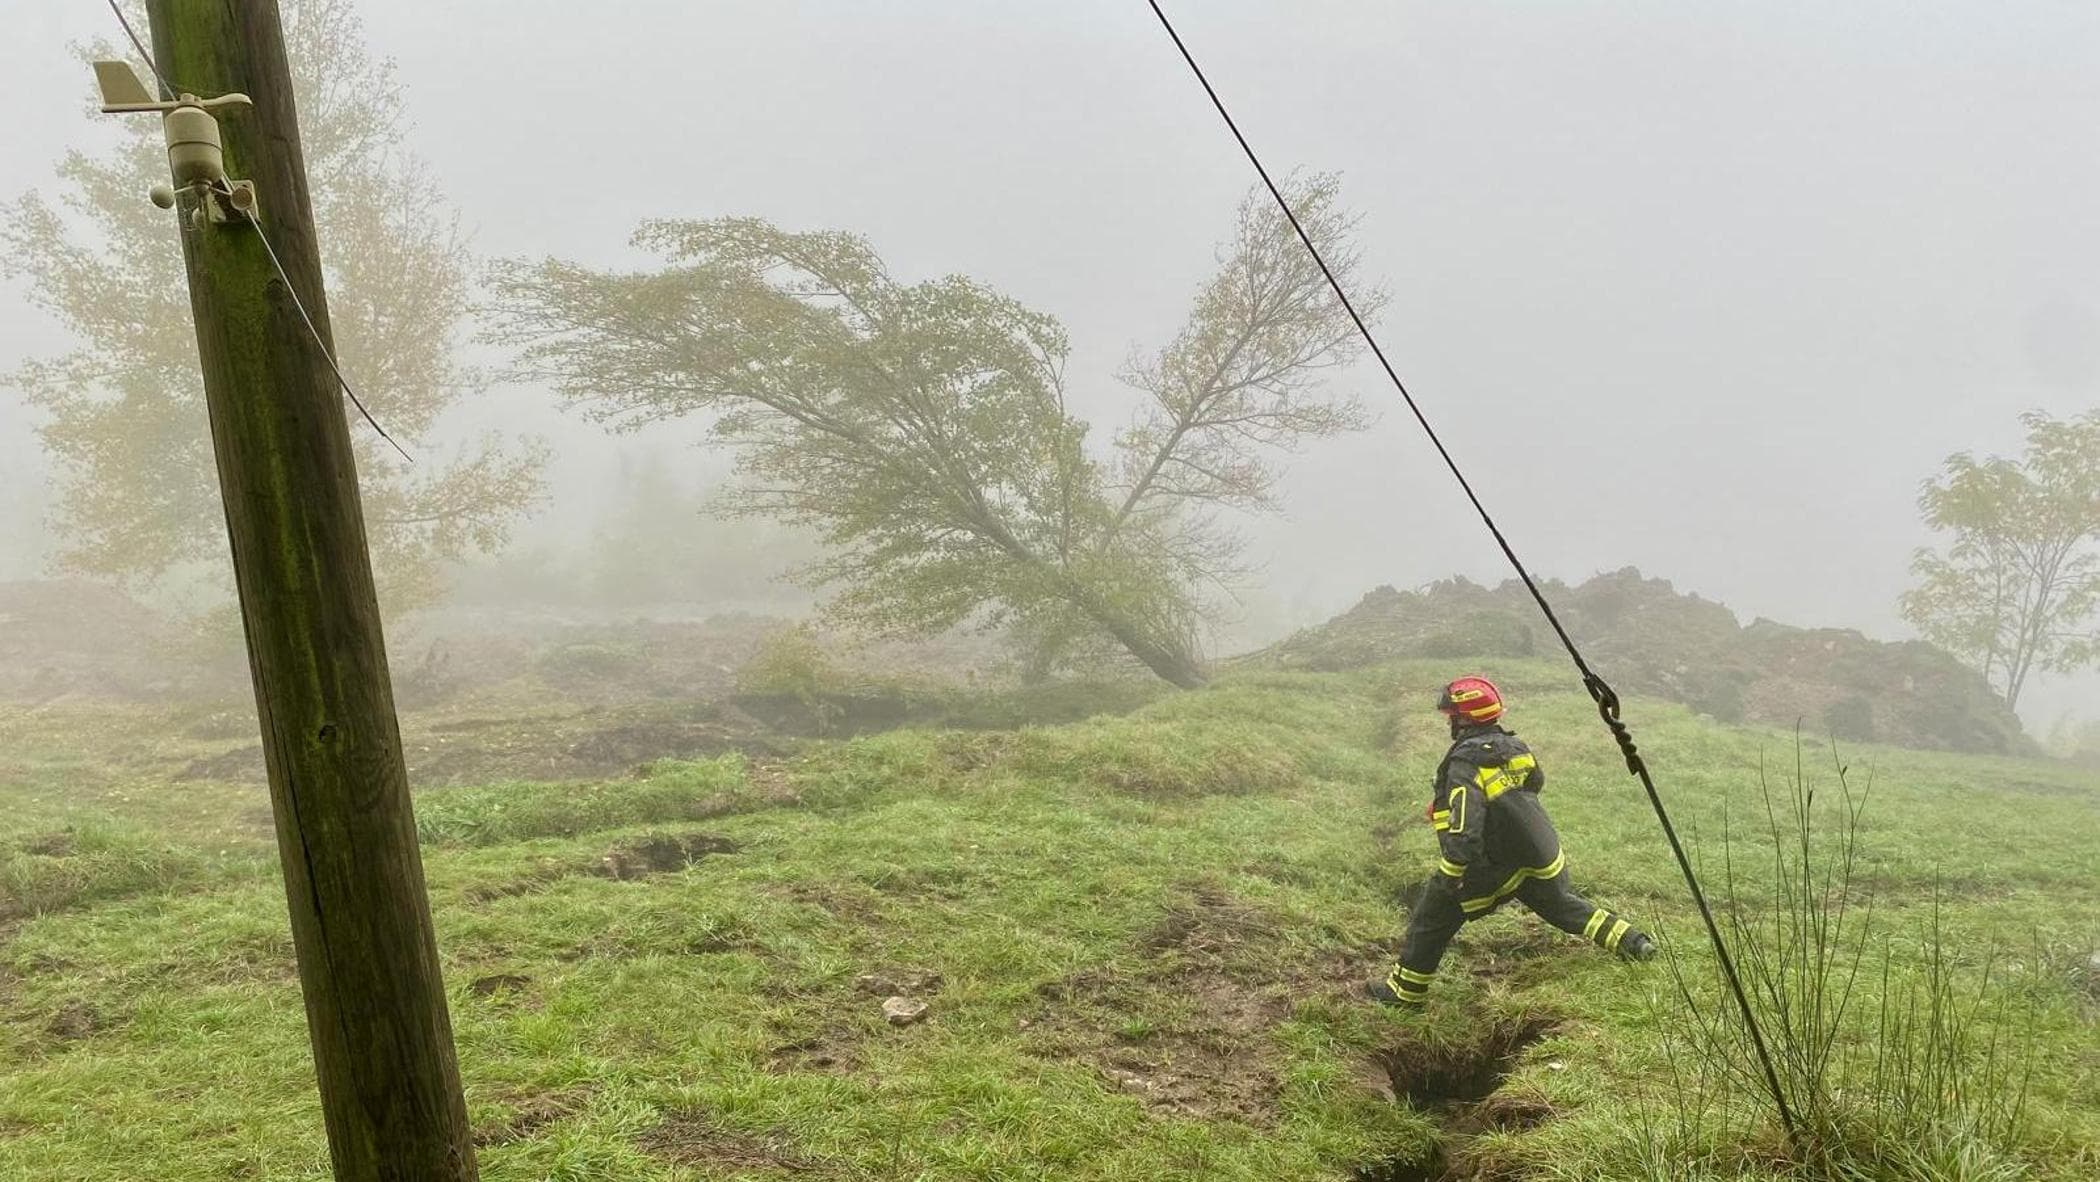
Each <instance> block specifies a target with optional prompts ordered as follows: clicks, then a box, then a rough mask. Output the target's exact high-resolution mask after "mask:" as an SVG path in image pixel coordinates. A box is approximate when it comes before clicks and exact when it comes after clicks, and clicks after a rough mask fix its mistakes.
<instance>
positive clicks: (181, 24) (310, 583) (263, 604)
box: [146, 0, 476, 1182]
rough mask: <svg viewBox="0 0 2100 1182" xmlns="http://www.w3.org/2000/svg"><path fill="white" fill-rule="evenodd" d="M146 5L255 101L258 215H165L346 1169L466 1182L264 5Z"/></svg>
mask: <svg viewBox="0 0 2100 1182" xmlns="http://www.w3.org/2000/svg"><path fill="white" fill-rule="evenodd" d="M146 7H147V12H148V15H149V18H150V20H151V22H152V36H153V45H154V56H155V58H156V60H157V62H158V65H159V68H160V71H161V73H162V74H164V75H165V76H166V77H167V79H168V80H169V82H170V83H171V84H172V85H174V86H177V87H184V88H190V87H201V88H207V89H206V91H205V92H204V95H205V97H209V96H210V95H215V94H224V93H228V92H235V91H238V92H244V93H246V94H247V95H249V96H250V97H251V98H253V99H254V103H255V106H254V109H253V110H252V111H244V112H231V113H228V114H225V115H223V116H222V117H221V118H220V119H219V125H220V129H221V135H222V137H223V140H224V143H225V165H226V169H225V171H226V175H227V176H228V177H230V178H235V179H238V180H247V181H252V182H254V185H255V202H254V206H253V207H254V208H255V209H256V210H257V220H256V221H248V220H245V219H244V218H240V217H235V218H232V219H230V220H226V221H213V220H211V219H209V218H196V219H194V220H193V217H192V214H193V211H194V210H195V209H196V208H197V206H198V204H199V199H198V195H197V193H196V191H195V190H189V191H188V192H189V196H187V197H186V198H185V199H184V200H183V202H182V205H181V206H180V216H179V219H178V220H179V223H180V226H181V232H182V244H183V255H184V258H185V260H186V262H187V264H188V267H189V281H190V304H191V308H192V310H193V311H194V312H195V314H196V320H197V346H198V351H199V352H200V354H201V355H202V358H203V363H204V388H205V394H206V400H207V403H208V404H209V406H210V410H211V433H212V445H213V449H214V451H215V452H216V454H217V457H218V468H219V490H220V493H221V495H222V496H223V497H224V499H225V508H226V532H227V534H228V536H229V537H230V539H231V540H232V543H233V566H234V574H235V579H236V582H237V584H238V586H239V589H240V600H241V618H242V622H243V625H244V626H245V628H246V631H247V638H248V657H249V663H250V665H251V668H252V671H253V673H254V680H255V704H256V708H257V710H258V712H259V713H260V715H261V718H262V738H263V754H264V760H265V762H266V763H267V765H268V768H269V774H270V799H271V803H272V805H273V806H274V810H275V813H276V819H277V846H278V852H279V854H280V855H281V858H282V861H283V864H284V878H285V887H286V894H287V895H288V897H289V899H290V902H291V918H292V936H293V941H294V945H295V947H296V949H297V952H298V958H299V981H300V985H301V988H302V989H303V991H304V993H305V996H306V1017H307V1024H308V1030H309V1034H310V1035H311V1038H312V1043H313V1051H314V1064H315V1067H316V1068H317V1069H318V1073H319V1076H320V1085H321V1106H322V1109H323V1111H324V1113H325V1114H326V1119H327V1125H328V1146H329V1150H330V1152H331V1154H332V1155H333V1158H334V1161H335V1172H336V1177H337V1178H338V1179H340V1180H342V1182H377V1180H380V1179H386V1180H390V1182H391V1180H399V1182H409V1180H413V1182H464V1180H468V1179H473V1178H475V1177H476V1171H475V1165H474V1151H473V1146H472V1143H471V1142H470V1140H469V1136H468V1129H467V1121H466V1107H465V1104H464V1101H463V1099H462V1097H461V1093H460V1084H459V1064H458V1060H457V1058H456V1055H455V1052H454V1050H453V1045H452V1026H451V1020H450V1018H449V1017H448V1015H447V1014H446V1009H445V993H444V987H443V984H442V983H441V982H440V980H439V973H438V957H437V941H436V939H435V937H434V935H433V933H432V930H431V923H430V902H429V898H428V896H427V895H426V894H425V892H424V887H423V863H422V856H421V854H420V852H419V851H418V850H417V847H416V827H415V819H414V817H413V815H412V814H411V812H410V806H409V796H408V775H407V770H406V768H405V766H404V765H403V763H402V754H401V735H400V725H399V723H398V721H397V720H396V718H395V716H394V699H393V690H392V688H391V686H390V684H389V682H388V678H387V665H386V649H385V644H384V642H383V640H382V637H381V634H380V622H379V604H378V600H377V597H376V596H375V595H374V593H373V589H372V568H371V560H370V558H369V556H368V555H367V553H366V549H365V526H364V516H363V513H362V510H361V509H360V507H359V503H358V494H357V470H356V465H355V463H354V462H353V460H352V456H351V449H350V433H349V424H348V421H347V420H346V418H345V414H344V403H343V389H342V386H341V384H340V382H339V381H338V380H337V378H336V376H335V374H334V373H333V372H332V370H331V367H330V363H329V361H328V357H329V356H330V355H332V354H333V351H334V345H333V343H332V341H331V340H330V338H329V327H328V308H327V301H326V299H325V297H324V294H323V291H322V282H321V260H320V251H319V249H318V246H317V243H316V240H315V237H314V219H313V208H312V205H311V203H310V202H309V200H308V196H307V185H306V166H305V161H304V158H303V157H302V155H301V150H300V144H299V125H298V117H297V114H296V112H295V110H294V108H293V102H292V80H291V71H290V67H289V65H288V63H287V62H286V60H285V49H284V31H283V28H282V26H281V25H280V23H279V18H278V13H277V4H276V0H147V5H146ZM322 68H323V69H325V68H326V66H325V64H324V65H323V67H322ZM352 183H354V179H353V180H352ZM403 196H404V195H403V194H400V193H390V192H382V191H374V192H372V193H371V194H369V198H370V200H372V201H375V202H386V203H394V202H398V201H401V200H402V199H403ZM258 235H268V236H269V241H270V243H272V244H274V246H275V248H276V255H277V258H278V259H279V260H281V262H282V264H283V268H284V271H285V274H286V275H287V276H289V278H290V281H291V283H292V285H293V286H294V287H295V288H296V289H297V292H298V299H299V300H302V301H303V302H304V304H305V307H306V310H307V312H308V313H310V314H311V316H312V319H313V323H314V325H315V326H316V327H315V332H316V333H318V335H319V336H320V338H321V339H322V340H323V341H328V342H329V343H328V344H327V349H328V353H326V354H324V353H323V351H322V346H321V345H320V344H318V343H317V342H316V341H315V339H314V335H315V334H314V333H309V331H308V329H307V326H306V322H305V320H304V319H302V317H301V315H300V311H299V308H298V306H297V305H296V304H295V303H294V297H293V294H292V292H291V291H288V290H287V289H286V287H285V284H284V282H282V281H281V280H280V279H279V278H278V275H277V270H276V268H274V267H273V266H272V265H271V261H270V255H269V253H268V252H267V251H266V249H265V245H264V243H263V241H262V239H261V238H260V237H259V236H258Z"/></svg>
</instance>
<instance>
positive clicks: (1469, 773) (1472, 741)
mask: <svg viewBox="0 0 2100 1182" xmlns="http://www.w3.org/2000/svg"><path fill="white" fill-rule="evenodd" d="M1437 709H1438V710H1439V711H1441V712H1442V713H1443V715H1444V717H1445V718H1446V719H1448V720H1449V721H1450V723H1451V750H1450V752H1449V753H1448V754H1446V755H1445V756H1444V761H1443V762H1442V763H1441V764H1439V765H1437V771H1436V784H1435V787H1434V789H1433V795H1432V796H1431V798H1430V803H1429V821H1430V825H1431V826H1432V827H1433V828H1434V829H1435V830H1436V836H1437V844H1438V846H1439V847H1441V848H1440V850H1439V852H1440V854H1441V855H1442V856H1441V857H1440V859H1439V860H1438V862H1437V869H1436V873H1434V874H1432V875H1430V876H1429V881H1428V882H1427V883H1425V884H1423V886H1422V892H1421V896H1420V898H1419V899H1418V900H1417V901H1416V903H1415V907H1414V910H1413V912H1411V913H1410V914H1409V916H1408V922H1407V938H1406V940H1405V942H1404V943H1403V944H1402V945H1401V948H1400V960H1399V963H1397V964H1395V965H1394V966H1393V971H1392V972H1391V973H1389V974H1387V975H1386V976H1385V977H1383V978H1381V979H1379V980H1376V981H1373V982H1371V983H1370V984H1369V985H1367V986H1366V987H1365V988H1366V991H1367V992H1369V993H1370V995H1371V996H1372V997H1373V998H1376V999H1377V1000H1379V1001H1381V1002H1384V1003H1386V1004H1388V1005H1401V1006H1419V1005H1421V1004H1422V1003H1423V1002H1425V1001H1427V1000H1428V998H1429V987H1430V985H1431V984H1433V983H1434V982H1435V981H1436V969H1437V963H1438V962H1439V961H1441V960H1443V958H1444V947H1445V946H1446V945H1447V944H1449V943H1450V942H1451V937H1452V936H1454V935H1456V934H1457V933H1458V929H1459V928H1460V927H1461V926H1462V925H1464V924H1465V923H1466V921H1468V920H1473V919H1479V918H1480V917H1482V916H1484V915H1488V914H1490V913H1492V912H1493V911H1495V910H1496V909H1497V908H1499V907H1501V906H1502V905H1503V904H1504V903H1506V902H1508V901H1509V900H1511V899H1515V900H1517V901H1518V902H1520V903H1522V904H1524V905H1525V906H1526V907H1529V908H1530V909H1531V910H1532V911H1533V912H1534V913H1536V914H1537V915H1538V917H1539V918H1540V919H1543V920H1545V921H1546V922H1547V923H1550V924H1552V925H1553V926H1554V927H1557V928H1559V929H1560V930H1562V931H1564V932H1568V933H1570V934H1571V935H1579V936H1581V937H1583V938H1584V939H1586V940H1590V941H1593V942H1594V943H1596V944H1597V945H1598V946H1599V947H1601V948H1603V949H1604V950H1606V951H1607V952H1614V953H1617V954H1618V955H1620V956H1623V957H1625V958H1627V959H1629V960H1648V959H1650V958H1652V957H1653V956H1654V955H1655V951H1656V949H1655V942H1654V941H1653V940H1650V939H1649V938H1648V937H1647V935H1646V934H1645V933H1643V932H1641V931H1639V930H1637V929H1636V928H1634V926H1633V925H1632V924H1630V923H1628V922H1627V921H1626V920H1624V919H1622V918H1620V917H1619V916H1617V915H1615V914H1613V913H1612V912H1610V911H1607V910H1605V909H1604V908H1602V907H1599V906H1597V905H1595V904H1593V903H1591V902H1590V901H1589V900H1588V899H1585V898H1583V897H1582V896H1581V895H1578V894H1576V893H1575V892H1574V890H1573V889H1572V888H1570V887H1569V885H1568V859H1567V855H1566V854H1564V853H1562V852H1561V848H1560V835H1559V834H1557V833H1555V832H1554V831H1553V822H1552V821H1551V820H1550V819H1548V818H1547V816H1546V809H1545V806H1544V805H1542V804H1540V803H1539V790H1540V789H1541V788H1543V787H1545V785H1546V773H1545V771H1544V770H1543V769H1541V768H1540V767H1539V765H1538V760H1537V759H1536V758H1535V757H1534V756H1533V755H1532V754H1531V749H1530V748H1529V747H1526V746H1525V745H1524V744H1523V742H1522V741H1521V740H1519V739H1518V738H1517V737H1516V736H1515V735H1513V734H1511V733H1509V732H1508V731H1506V730H1504V729H1503V728H1502V725H1501V722H1502V714H1503V703H1502V693H1501V691H1500V690H1497V689H1496V688H1495V686H1494V683H1493V682H1490V681H1489V680H1488V679H1486V678H1485V677H1461V678H1459V679H1458V680H1457V681H1454V682H1452V683H1451V684H1450V685H1448V686H1446V687H1444V692H1443V694H1442V696H1440V697H1439V698H1438V699H1437Z"/></svg>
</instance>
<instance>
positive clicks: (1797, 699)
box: [1241, 568, 2034, 754]
mask: <svg viewBox="0 0 2100 1182" xmlns="http://www.w3.org/2000/svg"><path fill="white" fill-rule="evenodd" d="M1544 589H1545V591H1546V593H1547V595H1548V596H1549V598H1551V599H1552V601H1553V603H1554V606H1555V609H1556V610H1557V611H1558V612H1559V613H1560V615H1561V619H1562V622H1563V623H1565V624H1566V625H1567V627H1568V631H1569V632H1570V633H1571V634H1573V635H1574V636H1575V637H1576V639H1577V640H1578V642H1580V643H1581V644H1582V646H1583V651H1584V652H1585V653H1586V654H1587V655H1588V656H1589V657H1590V659H1591V662H1592V663H1593V664H1594V665H1595V666H1596V667H1597V668H1598V669H1599V670H1600V671H1602V672H1603V673H1604V674H1605V675H1606V676H1608V677H1609V678H1610V679H1611V682H1612V684H1613V686H1615V687H1616V688H1617V689H1618V690H1619V691H1620V692H1621V693H1625V694H1647V695H1650V696H1653V697H1659V698H1667V699H1670V700H1672V701H1677V702H1683V703H1685V704H1686V705H1688V706H1690V707H1692V708H1693V709H1695V710H1698V711H1699V712H1701V713H1703V714H1708V715H1711V716H1713V717H1714V718H1717V719H1719V720H1721V721H1723V722H1755V723H1763V724H1767V725H1771V726H1781V727H1791V726H1794V725H1796V724H1799V725H1802V726H1803V727H1805V728H1806V729H1807V730H1808V731H1810V732H1811V733H1812V734H1828V735H1834V736H1835V737H1837V738H1839V739H1841V740H1848V741H1852V742H1875V743H1891V744H1895V745H1898V746H1905V747H1924V748H1932V749H1939V750H1953V751H1974V752H1985V753H1990V754H2026V753H2029V752H2031V751H2032V750H2033V747H2034V744H2033V742H2032V741H2031V740H2029V739H2028V738H2027V737H2026V735H2025V734H2024V732H2022V730H2021V729H2020V721H2019V718H2018V717H2017V716H2015V715H2014V714H2013V713H2012V711H2010V710H2008V709H2007V708H2006V707H2005V704H2004V703H2003V702H2002V701H2000V700H1999V698H1998V696H1997V695H1996V694H1994V693H1993V692H1991V689H1990V686H1989V685H1988V684H1986V683H1985V682H1984V680H1983V678H1982V677H1981V676H1980V675H1978V674H1977V673H1975V672H1974V671H1972V670H1970V669H1967V668H1965V667H1963V666H1962V665H1961V663H1960V662H1958V661H1956V660H1955V659H1954V658H1953V657H1951V656H1948V655H1947V654H1946V653H1944V652H1942V651H1940V650H1939V649H1937V648H1934V647H1933V646H1931V645H1929V644H1925V643H1922V642H1917V641H1911V642H1906V643H1888V642H1884V641H1877V640H1870V639H1868V638H1867V637H1865V636H1863V635H1861V634H1859V633H1857V632H1850V631H1840V630H1836V629H1802V628H1793V627H1788V626H1786V625H1783V624H1775V623H1772V622H1771V621H1769V620H1759V621H1757V622H1756V623H1754V624H1752V625H1750V626H1749V627H1747V628H1745V627H1743V626H1742V625H1741V624H1740V623H1739V622H1738V621H1737V620H1736V618H1735V614H1734V613H1733V612H1731V611H1729V610H1728V608H1726V607H1724V606H1722V605H1721V604H1718V603H1714V602H1712V601H1711V600H1706V599H1702V598H1700V597H1699V596H1697V595H1691V594H1681V593H1679V592H1678V591H1677V590H1676V589H1675V588H1673V587H1672V586H1671V585H1670V584H1669V583H1668V582H1665V581H1664V580H1661V579H1649V578H1644V577H1642V575H1641V573H1640V572H1639V571H1637V570H1633V569H1631V568H1629V569H1627V570H1622V571H1618V572H1615V573H1613V574H1608V575H1599V576H1597V577H1596V578H1594V579H1591V580H1590V581H1588V582H1586V583H1583V584H1581V585H1580V586H1576V587H1568V586H1565V585H1563V584H1560V583H1552V582H1549V583H1547V584H1546V585H1545V588H1544ZM1558 650H1559V646H1558V643H1557V641H1556V640H1555V638H1554V637H1553V634H1552V632H1551V630H1550V629H1549V628H1548V627H1547V625H1546V624H1545V622H1544V621H1543V620H1541V619H1540V618H1539V616H1538V609H1537V607H1536V606H1535V605H1533V604H1532V602H1531V599H1530V596H1529V595H1528V594H1527V593H1526V592H1525V590H1524V588H1523V586H1522V584H1519V583H1516V582H1508V583H1504V584H1502V585H1501V586H1500V587H1496V588H1493V589H1489V588H1485V587H1480V586H1477V585H1475V584H1473V583H1470V582H1467V581H1466V580H1463V579H1452V580H1447V581H1445V582H1441V583H1435V584H1432V585H1430V586H1428V587H1426V588H1423V589H1422V590H1419V591H1396V590H1394V589H1393V588H1391V587H1380V588H1378V589H1377V590H1375V591H1373V592H1371V593H1370V594H1368V595H1366V596H1364V598H1363V599H1362V600H1361V601H1360V602H1359V603H1357V605H1356V606H1355V607H1353V608H1350V609H1349V610H1348V611H1346V612H1344V613H1342V614H1341V615H1339V616H1336V617H1335V618H1334V619H1332V620H1330V621H1328V622H1327V623H1325V624H1322V625H1320V626H1318V627H1316V628H1308V629H1305V630H1303V631H1301V632H1299V633H1297V634H1296V635H1294V636H1292V637H1290V638H1289V639H1287V640H1285V641H1283V642H1282V643H1280V644H1277V645H1275V646H1274V647H1271V648H1268V649H1265V650H1263V651H1261V652H1258V653H1254V654H1251V655H1250V656H1247V657H1243V658H1241V661H1242V663H1245V664H1249V665H1254V666H1257V667H1264V668H1282V669H1307V670H1315V671H1333V670H1343V669H1358V668H1363V667H1366V666H1369V665H1376V664H1380V663H1383V662H1386V661H1394V660H1402V659H1407V658H1452V659H1459V658H1463V659H1468V660H1480V659H1487V660H1492V659H1494V658H1498V657H1500V658H1515V657H1533V656H1540V657H1543V656H1551V655H1554V654H1556V653H1557V652H1558Z"/></svg>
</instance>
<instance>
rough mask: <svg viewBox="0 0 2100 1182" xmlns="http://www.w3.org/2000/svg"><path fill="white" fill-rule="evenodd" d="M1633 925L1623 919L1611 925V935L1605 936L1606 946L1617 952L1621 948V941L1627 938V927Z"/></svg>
mask: <svg viewBox="0 0 2100 1182" xmlns="http://www.w3.org/2000/svg"><path fill="white" fill-rule="evenodd" d="M1632 926H1633V925H1632V924H1630V923H1627V922H1626V921H1625V920H1623V919H1622V920H1620V921H1619V922H1617V923H1615V924H1613V925H1611V935H1609V936H1606V937H1604V947H1605V948H1606V949H1608V950H1610V951H1612V952H1617V951H1618V950H1619V941H1620V940H1623V939H1625V938H1626V929H1628V928H1630V927H1632Z"/></svg>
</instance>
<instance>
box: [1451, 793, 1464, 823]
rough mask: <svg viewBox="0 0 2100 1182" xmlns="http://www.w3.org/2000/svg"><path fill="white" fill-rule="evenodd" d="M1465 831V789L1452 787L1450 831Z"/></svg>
mask: <svg viewBox="0 0 2100 1182" xmlns="http://www.w3.org/2000/svg"><path fill="white" fill-rule="evenodd" d="M1465 831H1466V790H1465V789H1463V788H1453V789H1452V790H1451V832H1453V833H1464V832H1465Z"/></svg>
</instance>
